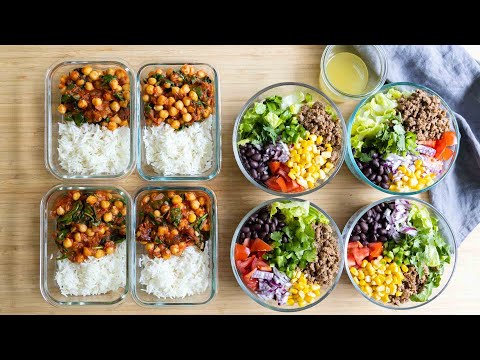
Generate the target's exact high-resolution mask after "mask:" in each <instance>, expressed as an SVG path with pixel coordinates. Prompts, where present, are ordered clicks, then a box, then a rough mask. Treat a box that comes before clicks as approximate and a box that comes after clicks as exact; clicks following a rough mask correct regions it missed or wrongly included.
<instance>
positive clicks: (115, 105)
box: [110, 101, 120, 112]
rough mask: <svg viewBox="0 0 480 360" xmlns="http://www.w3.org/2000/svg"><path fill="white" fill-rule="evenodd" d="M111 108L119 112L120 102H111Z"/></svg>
mask: <svg viewBox="0 0 480 360" xmlns="http://www.w3.org/2000/svg"><path fill="white" fill-rule="evenodd" d="M110 109H112V110H113V111H115V112H117V111H118V110H120V104H119V103H118V102H117V101H113V102H111V103H110Z"/></svg>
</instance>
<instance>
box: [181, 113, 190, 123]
mask: <svg viewBox="0 0 480 360" xmlns="http://www.w3.org/2000/svg"><path fill="white" fill-rule="evenodd" d="M182 119H183V121H185V122H187V123H188V122H190V121H192V115H191V114H189V113H186V114H183V116H182Z"/></svg>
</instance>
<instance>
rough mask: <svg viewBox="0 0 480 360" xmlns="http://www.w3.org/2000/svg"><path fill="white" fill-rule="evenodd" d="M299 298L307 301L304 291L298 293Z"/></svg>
mask: <svg viewBox="0 0 480 360" xmlns="http://www.w3.org/2000/svg"><path fill="white" fill-rule="evenodd" d="M298 296H299V297H300V298H301V299H305V293H304V292H303V290H300V291H299V292H298Z"/></svg>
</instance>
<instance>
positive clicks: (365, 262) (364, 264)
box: [362, 259, 368, 268]
mask: <svg viewBox="0 0 480 360" xmlns="http://www.w3.org/2000/svg"><path fill="white" fill-rule="evenodd" d="M367 264H368V261H367V260H365V259H363V260H362V268H364V267H365V266H367Z"/></svg>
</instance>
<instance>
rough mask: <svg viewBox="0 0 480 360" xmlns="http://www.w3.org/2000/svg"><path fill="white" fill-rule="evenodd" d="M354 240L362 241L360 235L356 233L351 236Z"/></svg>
mask: <svg viewBox="0 0 480 360" xmlns="http://www.w3.org/2000/svg"><path fill="white" fill-rule="evenodd" d="M351 239H352V241H360V236H358V235H354V236H352V237H351Z"/></svg>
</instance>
